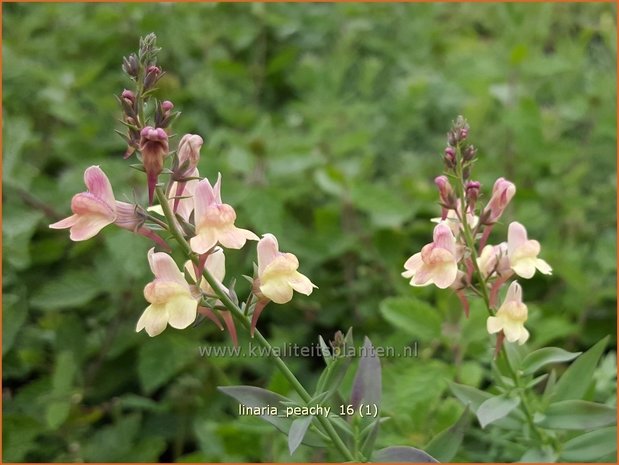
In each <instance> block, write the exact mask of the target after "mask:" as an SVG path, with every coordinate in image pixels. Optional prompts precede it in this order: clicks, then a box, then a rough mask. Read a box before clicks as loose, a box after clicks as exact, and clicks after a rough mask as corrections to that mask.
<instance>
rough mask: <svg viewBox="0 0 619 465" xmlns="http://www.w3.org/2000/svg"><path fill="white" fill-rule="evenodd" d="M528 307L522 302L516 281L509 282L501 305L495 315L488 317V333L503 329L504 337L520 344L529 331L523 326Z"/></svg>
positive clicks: (527, 336) (524, 340)
mask: <svg viewBox="0 0 619 465" xmlns="http://www.w3.org/2000/svg"><path fill="white" fill-rule="evenodd" d="M527 317H528V309H527V306H526V305H525V304H524V303H523V302H522V288H521V287H520V284H518V282H517V281H514V282H513V283H511V285H510V286H509V288H508V289H507V295H506V296H505V301H504V302H503V305H501V307H500V308H499V309H498V310H497V312H496V315H495V316H490V317H488V320H487V321H486V328H487V329H488V332H489V333H490V334H494V333H498V332H499V331H503V333H504V334H505V339H507V340H508V341H509V342H516V341H518V344H520V345H522V344H524V343H525V342H526V341H527V339H529V332H528V331H527V329H526V328H525V327H524V323H525V321H527Z"/></svg>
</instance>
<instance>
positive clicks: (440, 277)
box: [402, 223, 459, 289]
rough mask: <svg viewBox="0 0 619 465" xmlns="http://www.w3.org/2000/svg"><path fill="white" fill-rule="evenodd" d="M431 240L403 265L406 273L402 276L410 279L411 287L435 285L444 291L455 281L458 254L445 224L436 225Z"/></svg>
mask: <svg viewBox="0 0 619 465" xmlns="http://www.w3.org/2000/svg"><path fill="white" fill-rule="evenodd" d="M433 239H434V240H433V242H431V243H430V244H427V245H425V246H424V247H423V248H422V249H421V252H419V253H416V254H415V255H413V256H412V257H410V258H409V259H408V260H407V261H406V263H405V264H404V268H405V269H406V271H404V272H403V273H402V276H404V277H405V278H410V284H411V286H428V285H430V284H435V285H436V286H437V287H438V288H440V289H446V288H448V287H449V286H451V285H452V284H453V283H454V281H455V280H456V277H457V274H458V255H459V253H458V251H457V248H456V239H455V237H454V235H453V233H452V231H451V229H450V228H449V226H448V225H447V224H445V223H439V224H438V225H436V227H435V228H434V234H433Z"/></svg>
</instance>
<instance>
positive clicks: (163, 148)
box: [140, 126, 170, 205]
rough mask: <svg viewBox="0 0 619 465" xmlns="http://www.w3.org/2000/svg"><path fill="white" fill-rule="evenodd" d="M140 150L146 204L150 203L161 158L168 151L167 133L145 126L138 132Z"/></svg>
mask: <svg viewBox="0 0 619 465" xmlns="http://www.w3.org/2000/svg"><path fill="white" fill-rule="evenodd" d="M140 151H141V152H142V163H143V164H144V170H145V171H146V178H147V182H148V204H149V205H152V204H153V197H154V192H155V187H156V186H157V178H158V177H159V175H160V174H161V172H162V171H163V159H164V158H165V157H167V156H168V154H169V151H170V148H169V145H168V135H167V134H166V132H165V131H164V130H163V129H162V128H153V127H151V126H146V127H145V128H144V129H142V131H141V132H140Z"/></svg>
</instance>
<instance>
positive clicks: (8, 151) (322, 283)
mask: <svg viewBox="0 0 619 465" xmlns="http://www.w3.org/2000/svg"><path fill="white" fill-rule="evenodd" d="M3 10H4V15H3V31H4V37H3V58H4V62H3V69H4V75H3V91H4V95H3V115H4V127H3V140H4V144H3V225H4V228H3V262H2V263H3V344H2V354H3V407H4V409H3V426H4V427H3V432H4V435H5V436H4V440H3V446H4V450H3V457H4V460H5V461H75V460H86V461H157V460H162V461H197V462H200V461H280V460H282V461H287V460H290V457H289V456H288V453H287V448H286V443H285V438H284V437H283V436H281V435H280V434H279V433H277V432H275V431H273V430H272V429H271V427H270V426H268V425H264V424H262V423H261V422H260V421H259V420H257V419H254V418H238V417H237V415H236V411H235V409H236V404H235V403H233V402H232V401H231V400H230V399H229V398H227V397H224V396H223V395H222V394H221V393H219V392H217V391H216V390H215V387H216V386H218V385H229V384H239V383H246V384H254V385H257V386H265V387H268V388H269V389H272V390H275V391H278V392H281V393H283V394H288V390H289V388H288V386H287V384H286V382H285V381H284V380H283V379H282V378H281V377H280V375H279V374H278V373H277V372H276V371H274V368H273V367H272V366H271V365H270V364H269V362H268V360H266V359H252V360H245V359H238V358H237V359H234V358H207V357H200V356H199V355H198V346H199V345H200V344H212V345H218V346H225V345H228V344H229V340H228V338H227V336H226V335H225V334H222V333H220V332H219V331H218V330H217V329H216V328H214V327H212V325H206V324H204V325H200V326H198V327H196V328H191V329H187V330H185V331H182V332H180V331H176V330H173V329H170V328H168V329H167V330H166V331H165V333H164V334H163V335H162V336H160V337H157V338H154V339H151V338H149V337H148V336H146V335H145V334H144V333H140V334H136V333H135V332H134V328H135V322H136V321H137V318H138V317H139V315H140V314H141V312H142V310H143V309H144V308H145V305H146V304H145V301H144V299H143V296H142V288H143V286H144V284H145V283H146V282H148V281H149V280H150V279H151V275H150V271H149V269H148V266H147V263H146V251H147V249H148V248H149V247H150V244H148V243H147V242H146V240H144V239H142V238H139V237H133V236H131V235H130V234H128V233H126V232H125V231H119V230H115V229H114V228H113V227H108V228H106V229H105V230H104V232H103V233H102V234H100V235H99V236H97V237H96V238H95V239H93V240H90V241H87V242H82V243H72V242H71V241H69V239H68V235H67V234H66V233H65V232H59V231H52V230H49V229H48V228H47V225H48V224H49V223H51V222H53V221H55V220H57V219H59V218H62V217H64V216H67V215H68V213H69V204H70V199H71V197H72V195H73V194H74V193H76V192H80V191H82V190H83V184H82V174H83V171H84V169H85V168H86V167H88V166H90V165H92V164H100V165H101V167H102V168H103V169H104V170H105V171H106V173H107V174H108V175H109V177H110V179H111V180H112V183H113V185H114V187H115V193H116V196H117V198H121V199H122V198H123V196H127V197H128V198H131V197H132V196H133V192H135V193H136V195H137V196H138V198H140V199H142V200H144V199H145V189H144V185H145V182H144V180H143V179H142V175H141V174H140V173H138V172H136V171H133V170H131V169H128V166H127V165H128V163H127V162H126V161H123V160H122V153H123V150H124V147H123V143H122V141H121V140H120V138H118V137H117V136H115V135H114V133H113V130H114V129H115V128H119V127H120V126H119V124H118V123H117V122H116V121H115V118H117V117H119V116H120V110H119V108H118V107H117V102H116V100H115V99H114V94H118V93H120V91H122V89H123V87H125V86H128V82H127V81H126V80H125V79H124V77H123V76H122V74H121V71H120V63H121V58H122V56H123V55H127V54H129V53H130V52H132V51H134V50H135V49H136V48H137V42H138V38H139V36H140V35H144V34H146V33H148V32H151V31H153V32H155V33H156V34H157V35H158V38H159V40H158V42H159V45H160V46H162V47H163V51H162V53H161V55H160V63H161V65H162V66H163V67H164V69H166V71H167V76H166V77H165V78H164V79H163V81H162V82H161V86H160V91H159V96H161V97H164V98H169V99H170V100H172V101H173V102H174V103H175V105H176V108H177V109H179V110H181V111H182V113H183V115H182V116H181V119H180V120H179V121H178V123H177V124H176V126H175V130H176V132H177V133H178V134H183V133H185V132H193V133H198V134H201V135H202V136H203V137H204V138H205V140H206V143H205V146H204V148H203V150H202V161H201V163H200V170H201V173H202V174H203V175H207V176H209V177H210V178H212V177H214V176H216V174H217V172H218V171H221V172H222V173H223V177H224V183H223V194H224V196H225V198H226V199H227V201H228V202H229V203H230V204H232V205H234V206H235V208H236V209H237V213H238V218H239V219H238V224H239V225H240V226H241V227H249V228H250V229H252V230H254V231H256V232H257V233H265V232H271V233H274V234H275V235H277V236H278V237H279V238H280V245H281V247H282V249H283V250H286V251H292V252H294V253H295V254H297V256H298V257H299V260H300V262H301V271H302V272H304V273H305V274H307V275H308V276H310V277H311V279H312V280H313V281H314V282H315V283H316V284H317V285H318V286H319V287H320V289H319V290H317V291H316V292H314V294H313V295H312V296H311V297H310V298H306V297H303V296H297V297H295V299H294V300H293V301H292V302H291V303H290V304H288V305H285V306H275V305H273V306H272V307H268V308H267V310H266V311H265V313H264V314H263V317H262V319H261V321H260V327H261V329H263V330H264V332H265V333H267V334H268V335H269V337H270V338H271V339H272V341H273V342H274V344H275V345H283V344H285V343H288V342H296V343H298V344H310V343H313V342H315V341H316V339H317V337H318V335H322V336H323V337H325V339H329V338H330V337H332V335H333V333H334V332H335V331H336V330H337V329H346V328H348V327H349V326H353V327H354V331H355V333H356V334H357V338H358V339H359V338H360V336H362V335H364V334H367V335H369V336H370V337H371V338H372V340H373V341H374V343H375V344H378V345H383V346H385V345H393V346H395V347H403V346H405V345H407V344H410V343H411V342H413V341H417V342H418V347H419V357H418V358H415V359H410V358H409V359H385V360H383V368H384V376H385V380H384V386H385V389H384V391H385V392H384V403H385V405H384V409H385V413H386V414H387V415H389V416H391V417H392V419H391V421H390V422H389V423H387V424H386V425H385V427H384V428H383V430H382V433H381V436H380V438H379V444H380V445H383V446H386V445H392V444H402V445H412V446H417V447H422V446H423V445H424V444H426V443H427V442H428V441H429V439H431V438H432V437H433V436H434V435H435V434H436V433H437V432H439V431H441V430H443V429H445V428H446V427H448V426H449V425H451V424H452V423H453V422H454V421H455V420H456V418H458V416H459V414H460V412H461V410H462V406H461V405H460V403H459V402H458V401H457V400H456V399H454V398H453V396H452V395H451V394H450V393H449V392H448V391H447V390H446V388H447V380H456V381H458V382H461V383H465V384H470V385H473V386H477V387H480V388H482V389H484V388H485V387H486V386H487V380H488V379H489V372H490V360H491V352H490V351H491V345H492V339H491V338H489V337H488V335H487V334H486V332H485V323H484V318H485V316H484V312H483V311H482V309H481V307H475V306H474V307H473V311H472V317H471V319H470V320H468V321H467V320H464V319H463V317H462V312H461V309H460V307H459V304H458V301H457V300H456V299H455V297H454V296H453V295H451V294H450V293H449V292H436V291H435V290H434V289H430V288H423V289H419V288H417V289H413V288H411V287H409V286H408V285H407V282H406V280H404V279H402V278H401V277H400V271H401V269H402V264H403V262H404V260H405V259H406V258H407V257H408V256H410V255H411V254H412V253H414V252H416V251H417V250H419V249H420V247H421V246H423V245H424V244H425V243H427V242H429V240H430V237H431V232H432V224H431V223H430V222H429V221H428V220H429V219H430V218H432V217H435V216H437V215H438V212H439V207H438V205H437V196H436V192H435V188H434V185H433V183H432V181H433V178H434V176H436V175H437V174H439V172H440V170H441V169H442V163H441V158H440V154H441V152H442V149H443V147H444V143H445V133H446V130H447V129H448V127H449V124H450V122H451V120H452V119H454V118H455V117H456V115H458V114H463V115H465V116H466V117H467V119H468V120H469V123H470V124H471V128H472V130H471V140H472V141H473V142H474V143H475V145H477V146H478V147H479V158H480V161H479V163H478V166H477V172H476V177H477V178H478V179H479V180H480V181H481V182H482V184H483V186H484V188H485V189H486V192H488V190H489V189H491V186H492V183H493V182H494V179H496V178H497V177H499V176H505V177H507V178H508V179H510V180H512V181H514V182H515V183H516V184H517V186H518V193H517V195H516V197H515V199H514V201H513V203H512V206H511V207H510V209H509V211H508V212H507V214H506V216H505V217H504V222H505V223H504V224H503V225H500V226H499V227H497V228H495V232H494V233H493V241H494V242H495V243H496V242H499V241H502V240H504V237H505V233H506V227H505V224H507V223H508V222H509V221H511V220H513V219H518V220H519V221H521V222H522V223H524V224H525V225H526V226H527V227H528V229H529V232H530V235H531V237H533V238H536V239H538V240H540V242H541V243H542V250H543V252H542V256H543V257H544V258H545V259H546V260H547V261H548V262H549V263H551V264H552V266H553V268H554V275H553V276H552V277H551V278H547V277H540V276H536V277H535V278H534V279H532V280H531V281H527V282H524V283H523V285H524V293H525V299H526V302H527V304H528V305H529V312H530V319H529V323H528V327H529V329H530V331H531V334H532V335H531V339H530V341H529V343H528V345H529V346H531V347H533V348H537V347H542V346H544V345H548V344H552V345H556V346H559V347H563V348H565V349H567V350H582V349H584V348H586V347H589V346H591V345H592V344H593V343H594V342H596V341H597V340H599V339H600V338H601V337H603V336H605V335H607V334H611V336H612V344H611V346H614V345H615V344H616V342H615V341H616V338H615V333H616V330H615V328H616V315H615V308H616V284H615V283H616V260H615V257H616V235H615V230H616V208H615V207H616V205H615V192H616V174H615V173H616V162H615V152H616V94H615V89H616V73H615V70H616V58H615V57H616V45H615V44H616V25H615V24H616V11H615V7H614V6H613V5H611V4H582V3H581V4H521V5H518V4H483V5H472V4H451V5H450V4H296V5H292V4H269V5H265V4H251V5H250V4H237V5H235V4H223V5H221V4H114V5H111V4H98V5H94V4H91V5H87V4H5V5H4V6H3ZM177 258H179V259H180V257H177ZM253 260H255V254H254V251H253V249H252V247H248V248H246V249H245V250H243V251H240V252H236V251H232V252H230V253H229V254H228V277H233V276H240V275H241V274H242V273H248V272H250V270H251V268H250V267H251V262H252V261H253ZM242 282H243V280H242V279H241V281H240V282H239V287H238V289H237V290H238V292H239V294H241V295H242V294H243V293H244V292H246V291H247V287H243V286H244V285H245V284H243V283H242ZM419 302H421V303H419ZM424 302H425V303H424ZM428 304H429V305H430V306H428ZM359 340H360V339H359ZM246 342H247V340H246V339H242V343H246ZM289 362H290V364H291V365H292V366H293V368H294V369H295V370H296V372H297V373H298V375H299V377H300V378H301V379H302V381H303V382H304V383H307V384H308V385H310V386H312V385H313V383H314V382H315V380H316V377H317V374H318V373H319V369H320V368H321V362H320V361H319V360H318V359H312V358H311V359H290V360H289ZM615 366H616V365H615V355H614V351H611V352H608V353H607V354H606V355H605V356H604V360H603V362H602V364H601V365H600V367H599V368H598V369H597V370H596V372H595V376H594V382H593V383H592V386H591V390H590V394H589V397H590V398H591V399H595V400H597V401H602V402H603V401H607V402H610V403H613V402H614V398H615V379H614V374H615V370H616V369H615ZM557 369H558V370H559V371H561V370H562V369H564V367H562V366H559V367H558V368H557ZM524 452H526V451H524V450H522V446H520V445H519V444H517V443H510V442H509V441H505V440H503V439H502V438H501V437H500V435H497V434H493V433H492V430H490V431H483V432H482V431H481V430H480V429H479V426H478V425H477V424H476V423H472V424H471V427H470V428H469V429H468V430H467V434H466V436H465V440H464V443H463V447H462V448H461V449H460V451H459V452H458V455H457V456H456V460H463V461H512V460H518V459H519V458H520V457H521V456H522V454H523V453H524ZM326 459H329V457H325V456H323V455H321V453H320V452H316V451H312V450H310V449H308V448H306V447H305V446H302V447H301V448H300V449H299V451H298V452H297V453H296V454H295V455H294V456H293V457H292V460H301V461H302V460H326ZM612 460H614V459H612Z"/></svg>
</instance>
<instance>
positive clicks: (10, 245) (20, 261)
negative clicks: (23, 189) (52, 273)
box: [2, 207, 43, 270]
mask: <svg viewBox="0 0 619 465" xmlns="http://www.w3.org/2000/svg"><path fill="white" fill-rule="evenodd" d="M5 208H7V207H5ZM7 210H8V211H5V212H4V214H3V218H2V221H3V224H2V239H3V241H2V247H3V252H4V253H3V258H5V259H6V260H7V261H8V263H9V264H11V265H12V266H14V267H15V268H17V269H18V270H23V269H25V268H27V267H28V266H29V265H30V250H29V247H30V239H31V237H32V235H33V234H34V232H35V230H36V228H37V226H38V224H39V221H40V220H41V218H42V217H43V214H42V213H41V212H38V211H26V210H22V209H17V208H14V207H13V208H10V209H8V208H7Z"/></svg>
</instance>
